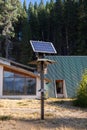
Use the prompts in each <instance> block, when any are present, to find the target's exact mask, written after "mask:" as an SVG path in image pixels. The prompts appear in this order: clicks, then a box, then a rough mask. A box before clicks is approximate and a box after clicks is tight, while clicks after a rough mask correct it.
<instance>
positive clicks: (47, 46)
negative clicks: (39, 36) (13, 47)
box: [30, 41, 57, 53]
mask: <svg viewBox="0 0 87 130" xmlns="http://www.w3.org/2000/svg"><path fill="white" fill-rule="evenodd" d="M30 43H31V45H32V48H33V51H34V52H40V53H57V52H56V50H55V48H54V46H53V44H52V43H51V42H43V41H30Z"/></svg>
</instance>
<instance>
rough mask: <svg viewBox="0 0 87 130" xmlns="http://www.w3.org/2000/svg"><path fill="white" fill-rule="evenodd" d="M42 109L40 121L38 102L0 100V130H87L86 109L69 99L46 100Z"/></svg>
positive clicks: (29, 100)
mask: <svg viewBox="0 0 87 130" xmlns="http://www.w3.org/2000/svg"><path fill="white" fill-rule="evenodd" d="M44 109H45V120H40V100H34V99H33V100H32V99H25V100H21V99H20V100H12V99H0V130H87V109H81V108H77V107H74V106H73V105H72V100H71V99H67V100H64V99H47V100H45V105H44Z"/></svg>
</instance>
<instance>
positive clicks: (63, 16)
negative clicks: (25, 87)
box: [0, 0, 87, 64]
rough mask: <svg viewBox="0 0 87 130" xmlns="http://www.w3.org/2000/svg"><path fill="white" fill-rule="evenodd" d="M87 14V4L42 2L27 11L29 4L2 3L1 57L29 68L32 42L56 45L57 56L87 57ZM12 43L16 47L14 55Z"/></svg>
mask: <svg viewBox="0 0 87 130" xmlns="http://www.w3.org/2000/svg"><path fill="white" fill-rule="evenodd" d="M86 12H87V0H50V2H46V4H44V2H43V0H41V1H40V3H39V4H38V3H37V2H35V3H34V4H32V2H30V3H29V5H28V7H27V6H26V0H24V3H23V5H21V3H20V1H19V0H15V1H14V0H6V1H4V0H0V50H1V52H0V55H1V56H4V57H7V58H9V55H10V57H11V56H12V58H14V59H15V60H17V61H19V62H21V63H24V64H27V62H28V61H29V60H31V59H32V55H33V54H32V50H31V46H30V44H29V42H30V40H41V41H51V42H53V44H54V46H55V47H56V50H57V53H58V55H86V54H87V49H86V48H87V44H86V43H87V13H86ZM9 41H10V43H13V44H15V45H14V46H15V48H14V46H13V50H12V53H14V54H12V55H11V53H9V49H8V48H9V46H8V44H7V43H9ZM18 50H20V53H19V52H18ZM10 52H11V50H10ZM6 55H7V56H6ZM19 55H20V56H19ZM25 57H26V58H25Z"/></svg>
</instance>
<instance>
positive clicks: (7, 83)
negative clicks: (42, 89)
mask: <svg viewBox="0 0 87 130" xmlns="http://www.w3.org/2000/svg"><path fill="white" fill-rule="evenodd" d="M3 84H4V87H3V94H4V95H36V79H34V78H30V77H25V76H23V75H19V74H16V73H12V72H7V71H4V82H3Z"/></svg>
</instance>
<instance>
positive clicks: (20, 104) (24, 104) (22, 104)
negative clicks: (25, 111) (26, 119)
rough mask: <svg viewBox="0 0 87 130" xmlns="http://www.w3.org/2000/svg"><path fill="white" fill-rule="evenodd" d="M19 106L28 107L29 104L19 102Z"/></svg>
mask: <svg viewBox="0 0 87 130" xmlns="http://www.w3.org/2000/svg"><path fill="white" fill-rule="evenodd" d="M17 104H18V105H19V106H27V105H28V104H27V103H24V102H18V103H17Z"/></svg>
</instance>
